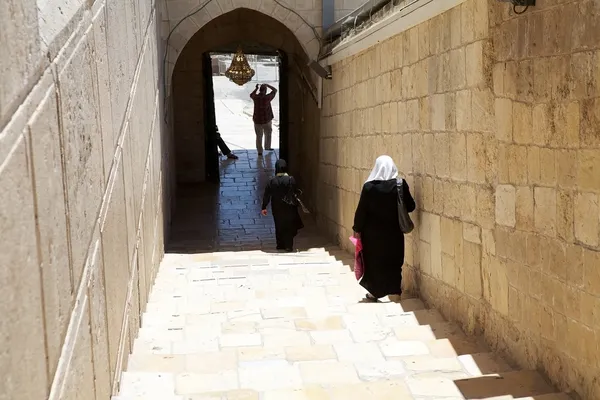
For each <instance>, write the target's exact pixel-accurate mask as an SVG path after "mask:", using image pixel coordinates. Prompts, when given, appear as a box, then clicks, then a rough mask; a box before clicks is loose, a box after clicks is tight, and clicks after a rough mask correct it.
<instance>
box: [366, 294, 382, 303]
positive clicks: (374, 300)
mask: <svg viewBox="0 0 600 400" xmlns="http://www.w3.org/2000/svg"><path fill="white" fill-rule="evenodd" d="M365 299H366V300H368V301H370V302H372V303H377V302H378V301H379V299H378V298H377V297H375V296H373V295H372V294H371V293H367V295H366V296H365Z"/></svg>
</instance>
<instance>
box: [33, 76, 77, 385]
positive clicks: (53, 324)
mask: <svg viewBox="0 0 600 400" xmlns="http://www.w3.org/2000/svg"><path fill="white" fill-rule="evenodd" d="M57 116H58V109H57V103H56V88H55V87H52V88H51V89H50V90H49V91H48V93H47V95H46V97H45V98H44V100H43V101H42V103H41V104H40V105H39V108H38V109H37V110H36V112H35V114H34V115H33V116H32V119H31V121H30V123H29V130H30V140H31V150H32V152H31V159H32V164H33V173H34V177H35V180H34V185H35V193H36V199H35V200H36V216H37V218H36V219H37V229H38V232H39V248H40V255H41V259H40V266H41V271H42V282H43V293H44V312H45V320H46V340H47V345H48V366H49V374H50V375H51V376H52V375H53V374H54V372H55V370H56V366H57V365H58V359H59V357H60V352H61V349H62V342H63V339H64V337H65V334H66V332H67V326H68V323H69V319H70V317H71V305H72V299H73V297H74V293H75V290H74V288H73V282H72V276H71V269H70V263H69V244H68V240H67V238H68V236H67V221H66V209H65V196H64V186H63V166H62V162H61V146H60V138H59V124H58V118H57Z"/></svg>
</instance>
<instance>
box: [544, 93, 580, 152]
mask: <svg viewBox="0 0 600 400" xmlns="http://www.w3.org/2000/svg"><path fill="white" fill-rule="evenodd" d="M580 120H581V116H580V106H579V103H577V102H571V103H566V104H565V103H559V104H557V105H556V108H555V109H554V129H555V133H554V134H553V135H552V136H551V137H550V145H551V146H553V147H570V148H573V147H578V146H579V129H580Z"/></svg>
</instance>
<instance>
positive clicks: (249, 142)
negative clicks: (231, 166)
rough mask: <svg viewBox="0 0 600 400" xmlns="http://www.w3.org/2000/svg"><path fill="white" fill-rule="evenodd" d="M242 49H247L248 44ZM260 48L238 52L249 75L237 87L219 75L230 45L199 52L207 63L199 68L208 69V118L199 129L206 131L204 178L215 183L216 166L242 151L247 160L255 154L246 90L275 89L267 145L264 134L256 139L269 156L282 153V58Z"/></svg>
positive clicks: (279, 53) (284, 138)
mask: <svg viewBox="0 0 600 400" xmlns="http://www.w3.org/2000/svg"><path fill="white" fill-rule="evenodd" d="M244 47H245V48H249V49H252V46H248V45H246V46H244ZM260 47H261V48H260V50H262V51H260V52H258V51H257V52H251V50H250V51H245V52H244V54H245V55H246V57H247V59H248V62H249V64H250V66H251V68H252V69H254V71H255V74H254V77H253V78H252V80H251V81H250V82H248V83H246V84H244V85H242V86H239V85H237V84H236V83H234V82H232V81H230V80H229V79H228V78H227V77H226V76H225V71H227V68H229V66H230V65H231V61H232V58H233V55H234V51H233V50H234V49H233V48H231V49H226V50H220V51H213V52H209V53H205V55H204V57H205V63H206V66H207V68H206V69H205V71H207V72H208V73H210V76H208V74H206V75H205V82H206V90H207V91H208V93H207V95H206V96H205V99H206V104H205V112H206V115H208V116H209V117H208V118H207V119H206V124H207V126H206V127H205V129H206V132H209V135H207V146H206V148H205V149H206V161H207V165H206V175H207V176H206V177H207V180H208V181H211V182H214V183H217V182H219V180H220V179H219V178H220V174H219V169H220V167H222V166H223V165H222V164H223V163H227V162H233V161H235V159H236V157H237V156H238V155H237V153H240V152H243V153H247V156H248V157H250V158H258V157H259V156H260V155H259V153H258V150H257V143H256V142H257V139H256V138H257V137H256V133H255V128H254V122H253V112H254V101H253V100H252V98H250V94H251V93H252V92H254V91H255V90H256V88H257V87H260V86H261V85H263V84H266V85H268V86H271V87H272V88H274V89H275V90H276V92H275V96H274V98H273V100H272V101H271V108H272V111H273V117H274V118H273V121H272V123H271V129H272V133H271V138H270V143H269V141H268V139H267V137H266V135H264V136H263V138H262V140H261V147H263V148H264V150H263V155H266V154H270V157H269V158H275V159H276V158H278V157H279V156H280V155H281V153H283V154H285V153H287V142H288V141H287V123H286V121H287V117H286V113H287V84H286V78H287V74H286V60H287V58H286V56H285V53H284V52H282V51H280V50H276V49H269V50H267V51H265V49H264V45H261V46H260ZM270 91H271V89H267V93H268V92H270ZM212 123H214V124H215V125H216V127H217V130H215V129H210V124H212ZM211 136H212V137H211ZM220 139H221V140H220ZM269 149H272V150H269ZM231 154H232V155H231ZM228 155H229V157H228ZM221 169H222V168H221Z"/></svg>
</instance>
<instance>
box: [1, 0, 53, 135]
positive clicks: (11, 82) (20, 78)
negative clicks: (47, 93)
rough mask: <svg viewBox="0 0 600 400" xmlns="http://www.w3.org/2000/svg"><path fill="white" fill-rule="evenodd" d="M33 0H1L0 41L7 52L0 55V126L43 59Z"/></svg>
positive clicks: (35, 6)
mask: <svg viewBox="0 0 600 400" xmlns="http://www.w3.org/2000/svg"><path fill="white" fill-rule="evenodd" d="M37 10H38V8H37V3H36V0H7V1H3V2H2V3H1V4H0V18H1V19H2V21H4V22H3V23H2V26H1V27H0V42H2V44H3V47H4V51H5V52H6V54H10V57H2V60H0V71H2V83H0V126H3V125H4V123H5V122H6V121H7V120H8V118H9V116H10V113H12V112H14V111H15V109H16V108H17V101H18V100H19V98H22V96H23V95H24V93H23V92H24V89H25V88H28V87H30V85H31V83H32V82H31V81H32V80H33V78H34V76H35V75H36V74H39V72H40V66H41V64H42V60H43V58H42V57H43V54H42V53H43V52H42V44H41V43H40V37H39V32H38V15H37Z"/></svg>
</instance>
